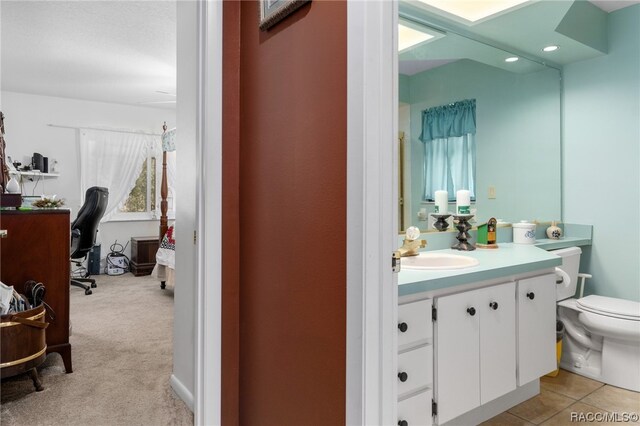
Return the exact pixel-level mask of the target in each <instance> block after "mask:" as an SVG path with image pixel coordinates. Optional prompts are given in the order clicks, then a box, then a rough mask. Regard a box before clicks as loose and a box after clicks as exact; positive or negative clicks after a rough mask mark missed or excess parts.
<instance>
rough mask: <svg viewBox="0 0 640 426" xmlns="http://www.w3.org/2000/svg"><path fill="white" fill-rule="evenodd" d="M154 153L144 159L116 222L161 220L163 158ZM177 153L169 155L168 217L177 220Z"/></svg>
mask: <svg viewBox="0 0 640 426" xmlns="http://www.w3.org/2000/svg"><path fill="white" fill-rule="evenodd" d="M156 155H157V153H156V152H152V153H150V154H149V156H148V157H147V158H146V159H144V162H143V163H142V169H141V171H140V174H139V175H138V178H137V179H136V182H135V186H134V187H133V189H131V192H129V195H128V196H127V199H126V200H125V201H124V203H123V204H122V206H121V207H120V208H119V209H118V213H117V214H116V217H115V219H116V220H147V219H159V218H160V201H161V194H160V188H161V185H162V157H161V156H159V158H156ZM174 174H175V153H173V152H171V153H167V181H168V185H167V186H168V188H167V216H168V217H169V219H174V218H175V195H174V193H175V191H174V188H173V185H172V183H173V182H174Z"/></svg>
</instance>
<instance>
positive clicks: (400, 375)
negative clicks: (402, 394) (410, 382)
mask: <svg viewBox="0 0 640 426" xmlns="http://www.w3.org/2000/svg"><path fill="white" fill-rule="evenodd" d="M408 378H409V375H408V374H407V373H405V372H404V371H402V372H400V373H398V379H400V381H401V382H402V383H404V382H406V381H407V379H408Z"/></svg>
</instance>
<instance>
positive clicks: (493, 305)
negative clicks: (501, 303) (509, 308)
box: [489, 302, 498, 311]
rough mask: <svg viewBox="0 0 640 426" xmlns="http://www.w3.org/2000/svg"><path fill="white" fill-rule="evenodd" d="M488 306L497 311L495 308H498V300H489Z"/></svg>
mask: <svg viewBox="0 0 640 426" xmlns="http://www.w3.org/2000/svg"><path fill="white" fill-rule="evenodd" d="M489 307H490V308H491V309H493V310H494V311H497V310H498V302H491V303H489Z"/></svg>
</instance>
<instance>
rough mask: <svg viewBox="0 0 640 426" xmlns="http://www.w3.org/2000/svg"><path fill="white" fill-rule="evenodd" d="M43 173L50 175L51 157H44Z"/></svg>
mask: <svg viewBox="0 0 640 426" xmlns="http://www.w3.org/2000/svg"><path fill="white" fill-rule="evenodd" d="M42 173H49V157H42Z"/></svg>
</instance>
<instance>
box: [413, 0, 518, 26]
mask: <svg viewBox="0 0 640 426" xmlns="http://www.w3.org/2000/svg"><path fill="white" fill-rule="evenodd" d="M420 1H421V2H422V3H424V4H427V5H429V6H431V7H435V8H436V9H440V10H442V11H444V12H447V13H450V14H452V15H455V16H458V17H460V18H462V19H465V20H467V21H471V22H476V21H479V20H481V19H484V18H487V17H489V16H492V15H496V14H498V13H501V12H504V11H505V10H508V9H511V8H513V7H516V6H518V5H520V4H522V3H527V1H528V0H482V1H478V0H465V1H451V0H420Z"/></svg>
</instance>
